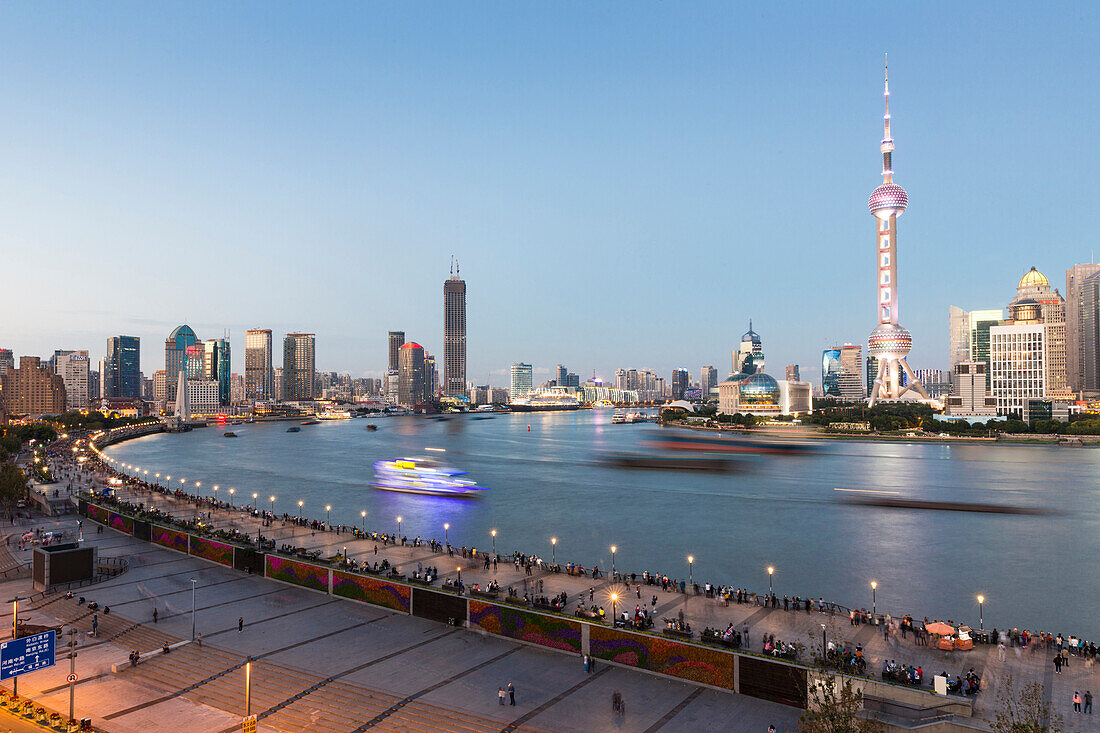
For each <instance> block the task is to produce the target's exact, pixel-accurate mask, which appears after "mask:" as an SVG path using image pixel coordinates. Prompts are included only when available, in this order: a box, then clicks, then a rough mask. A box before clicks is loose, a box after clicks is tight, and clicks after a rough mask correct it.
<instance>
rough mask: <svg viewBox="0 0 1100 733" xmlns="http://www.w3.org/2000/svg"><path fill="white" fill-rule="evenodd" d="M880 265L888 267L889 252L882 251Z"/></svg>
mask: <svg viewBox="0 0 1100 733" xmlns="http://www.w3.org/2000/svg"><path fill="white" fill-rule="evenodd" d="M882 266H883V267H889V266H890V253H889V252H883V253H882Z"/></svg>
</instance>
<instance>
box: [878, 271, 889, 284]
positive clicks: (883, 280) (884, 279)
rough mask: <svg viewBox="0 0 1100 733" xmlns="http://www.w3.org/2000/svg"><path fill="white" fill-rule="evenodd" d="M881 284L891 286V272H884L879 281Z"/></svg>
mask: <svg viewBox="0 0 1100 733" xmlns="http://www.w3.org/2000/svg"><path fill="white" fill-rule="evenodd" d="M879 284H880V285H889V284H890V272H889V270H887V271H884V272H883V273H882V278H881V279H880V280H879Z"/></svg>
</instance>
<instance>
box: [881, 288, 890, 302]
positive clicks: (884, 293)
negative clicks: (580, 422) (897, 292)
mask: <svg viewBox="0 0 1100 733" xmlns="http://www.w3.org/2000/svg"><path fill="white" fill-rule="evenodd" d="M879 292H881V293H882V297H881V298H880V300H881V301H882V302H883V303H889V302H890V288H883V289H882V290H881V291H879Z"/></svg>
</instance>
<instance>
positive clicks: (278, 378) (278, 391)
mask: <svg viewBox="0 0 1100 733" xmlns="http://www.w3.org/2000/svg"><path fill="white" fill-rule="evenodd" d="M271 371H272V374H273V375H274V376H273V377H272V388H271V392H272V394H273V395H274V397H273V399H274V400H275V401H276V402H282V401H283V395H285V394H286V391H285V390H284V389H283V368H282V367H281V366H278V367H275V368H274V369H272V370H271Z"/></svg>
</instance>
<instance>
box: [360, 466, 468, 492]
mask: <svg viewBox="0 0 1100 733" xmlns="http://www.w3.org/2000/svg"><path fill="white" fill-rule="evenodd" d="M467 475H468V474H467V473H466V471H459V470H456V469H454V468H450V467H449V466H446V465H444V464H443V462H442V461H440V460H439V459H437V458H427V457H418V458H397V459H395V460H392V461H376V462H375V464H374V481H373V482H371V486H373V487H374V488H376V489H380V490H382V491H397V492H400V493H405V494H427V495H429V496H461V497H469V496H476V495H477V493H478V492H480V491H485V490H486V488H485V487H484V486H478V485H477V483H476V482H474V481H472V480H470V479H466V478H462V477H463V476H467Z"/></svg>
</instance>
